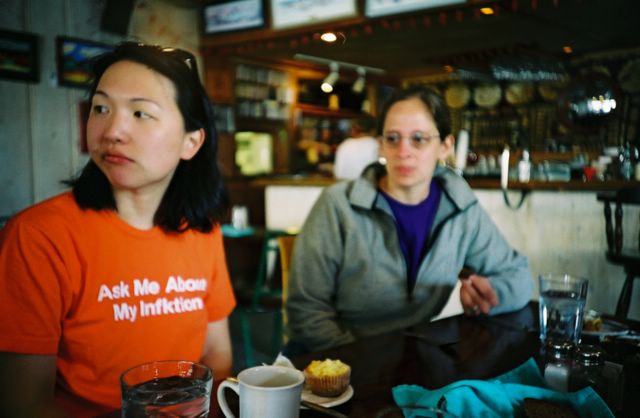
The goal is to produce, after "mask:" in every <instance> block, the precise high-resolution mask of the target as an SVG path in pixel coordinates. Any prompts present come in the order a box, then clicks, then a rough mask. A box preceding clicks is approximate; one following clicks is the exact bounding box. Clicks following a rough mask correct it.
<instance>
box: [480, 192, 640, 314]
mask: <svg viewBox="0 0 640 418" xmlns="http://www.w3.org/2000/svg"><path fill="white" fill-rule="evenodd" d="M517 193H518V192H515V191H514V192H509V194H510V197H511V200H516V198H517V197H519V195H518V194H517ZM476 195H477V196H478V199H479V200H480V203H481V204H482V206H483V207H484V208H485V209H486V210H487V212H488V213H489V215H490V216H491V218H492V219H493V221H494V222H495V223H496V224H497V225H498V228H499V229H500V230H501V231H502V233H503V234H504V235H505V237H506V238H507V240H508V241H509V242H510V243H511V244H512V245H513V246H514V247H515V248H517V249H518V250H519V251H521V252H522V253H523V254H525V255H527V256H528V257H529V263H530V267H531V270H532V272H533V274H534V277H535V280H536V289H537V286H538V284H537V276H538V274H540V273H545V272H566V273H569V274H572V275H576V276H582V277H585V278H587V279H589V294H588V297H587V308H588V309H589V308H590V309H595V310H597V311H601V312H606V313H613V312H614V311H615V306H616V302H617V299H618V296H619V294H620V289H621V288H622V284H623V282H624V279H625V274H624V270H623V269H622V267H618V266H615V265H612V264H610V263H609V262H608V261H607V259H606V257H605V249H606V246H607V244H606V237H605V222H604V215H603V210H604V209H603V204H602V203H601V202H598V201H597V200H596V193H595V192H567V191H534V192H532V193H530V194H529V195H528V196H527V198H526V200H525V202H524V204H523V205H522V207H521V208H520V209H518V210H512V209H510V208H508V207H507V206H506V204H505V203H504V199H503V196H502V192H501V191H497V190H496V191H493V190H477V191H476ZM638 217H639V210H638V209H637V208H633V207H631V208H625V212H624V217H623V219H624V221H625V232H626V235H625V237H624V238H625V245H627V246H630V247H631V246H634V245H637V242H638V228H639V225H638ZM536 297H537V294H536ZM629 316H630V317H632V318H636V319H638V318H640V281H637V282H636V284H635V288H634V294H633V297H632V302H631V309H630V310H629Z"/></svg>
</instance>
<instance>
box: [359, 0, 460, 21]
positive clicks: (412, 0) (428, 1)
mask: <svg viewBox="0 0 640 418" xmlns="http://www.w3.org/2000/svg"><path fill="white" fill-rule="evenodd" d="M465 2H466V0H366V2H365V8H364V14H365V16H367V17H376V16H386V15H394V14H397V13H405V12H411V11H414V10H420V9H432V8H434V7H442V6H449V5H451V4H461V3H465Z"/></svg>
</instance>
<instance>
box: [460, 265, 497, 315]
mask: <svg viewBox="0 0 640 418" xmlns="http://www.w3.org/2000/svg"><path fill="white" fill-rule="evenodd" d="M460 281H461V282H462V286H461V287H460V302H462V307H463V308H464V311H465V312H466V313H467V315H480V314H481V313H483V314H488V313H489V311H490V310H491V308H493V307H494V306H496V305H497V304H498V303H499V300H498V295H496V292H495V290H493V287H492V286H491V282H490V281H489V279H488V278H486V277H484V276H479V275H477V274H470V275H469V276H468V277H465V278H462V277H461V278H460Z"/></svg>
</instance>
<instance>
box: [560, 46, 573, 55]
mask: <svg viewBox="0 0 640 418" xmlns="http://www.w3.org/2000/svg"><path fill="white" fill-rule="evenodd" d="M562 52H564V53H565V54H571V53H573V48H571V47H570V46H569V45H565V46H563V47H562Z"/></svg>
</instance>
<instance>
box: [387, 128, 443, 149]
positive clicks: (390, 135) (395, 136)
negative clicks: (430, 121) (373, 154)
mask: <svg viewBox="0 0 640 418" xmlns="http://www.w3.org/2000/svg"><path fill="white" fill-rule="evenodd" d="M402 138H403V137H402V135H400V133H399V132H393V131H392V132H385V133H384V134H383V135H382V138H381V139H382V143H383V145H386V146H388V147H390V148H397V147H398V146H399V145H400V141H402ZM408 139H409V142H410V143H411V145H412V146H413V147H414V148H417V149H420V148H423V147H426V146H427V145H429V144H430V143H431V142H432V141H433V140H434V139H440V135H439V134H432V135H429V134H427V133H424V132H421V131H415V132H411V134H410V135H409V136H408Z"/></svg>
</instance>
